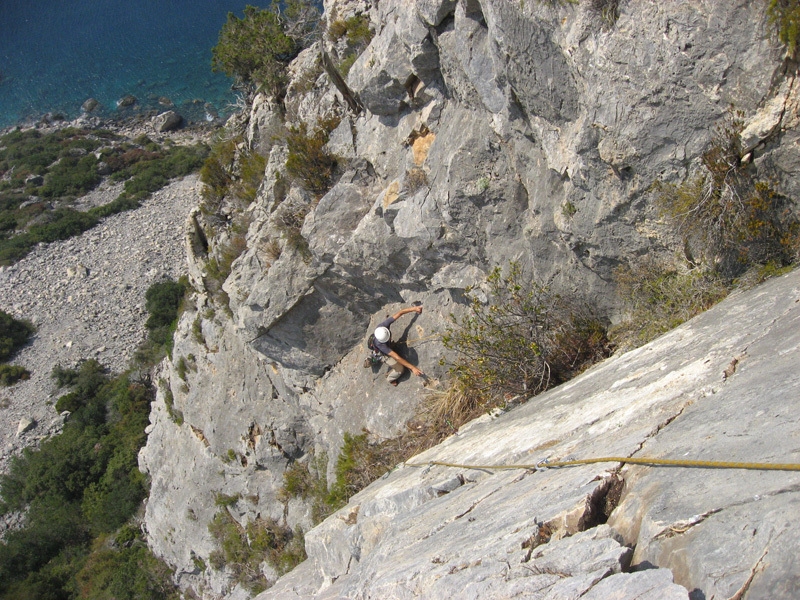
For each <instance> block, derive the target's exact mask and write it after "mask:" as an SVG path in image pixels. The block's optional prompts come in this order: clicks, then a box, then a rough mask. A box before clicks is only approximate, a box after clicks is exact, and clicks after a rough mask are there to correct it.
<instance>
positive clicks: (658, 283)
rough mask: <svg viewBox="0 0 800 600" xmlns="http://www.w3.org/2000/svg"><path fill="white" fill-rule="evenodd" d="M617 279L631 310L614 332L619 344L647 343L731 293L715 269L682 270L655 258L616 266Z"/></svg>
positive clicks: (613, 336)
mask: <svg viewBox="0 0 800 600" xmlns="http://www.w3.org/2000/svg"><path fill="white" fill-rule="evenodd" d="M615 280H616V283H617V290H618V294H619V297H620V299H621V300H622V301H623V303H624V305H625V307H626V309H627V310H628V314H629V317H628V318H627V319H626V320H625V321H624V322H622V323H620V324H619V325H617V326H616V327H615V328H614V329H613V330H612V332H611V336H612V339H613V340H614V343H615V344H616V345H617V346H620V347H635V346H640V345H642V344H646V343H647V342H649V341H650V340H652V339H655V338H656V337H658V336H659V335H661V334H663V333H666V332H667V331H670V330H671V329H674V328H675V327H677V326H678V325H680V324H681V323H683V322H685V321H688V320H689V319H691V318H692V317H693V316H695V315H697V314H699V313H701V312H703V311H705V310H707V309H709V308H711V306H713V305H714V304H716V303H717V302H719V301H720V300H722V299H723V298H724V297H725V296H726V295H727V293H728V287H727V286H726V285H725V283H724V282H723V280H722V279H721V278H720V277H719V275H718V274H716V273H715V272H714V271H704V270H702V269H700V268H698V267H695V268H693V269H688V268H687V269H684V270H679V269H677V268H675V267H674V266H672V265H669V264H667V263H665V262H659V261H655V260H652V259H644V260H642V261H639V262H637V263H634V264H633V265H630V266H626V267H621V268H619V269H617V271H616V273H615Z"/></svg>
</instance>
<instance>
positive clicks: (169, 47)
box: [0, 0, 258, 128]
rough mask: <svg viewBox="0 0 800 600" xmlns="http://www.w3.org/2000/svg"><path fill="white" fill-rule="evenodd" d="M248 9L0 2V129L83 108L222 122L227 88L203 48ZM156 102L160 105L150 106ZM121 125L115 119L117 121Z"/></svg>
mask: <svg viewBox="0 0 800 600" xmlns="http://www.w3.org/2000/svg"><path fill="white" fill-rule="evenodd" d="M247 4H258V2H256V1H254V0H250V2H247V1H239V0H0V128H4V127H8V126H11V125H15V124H17V123H20V122H25V121H31V120H35V119H38V118H40V117H41V116H42V115H43V114H45V113H48V112H50V113H60V114H62V115H64V116H65V117H66V118H70V119H71V118H74V117H76V116H78V115H79V114H80V113H81V105H82V104H83V102H84V101H85V100H87V99H88V98H95V99H96V100H98V101H99V102H100V106H99V108H98V111H99V113H100V114H102V115H104V116H107V117H109V116H110V117H113V116H115V115H120V113H119V112H118V109H117V102H118V101H119V100H120V99H121V98H122V97H123V96H126V95H129V94H130V95H132V96H134V97H136V98H137V100H138V107H139V110H144V109H147V108H155V107H159V106H160V107H161V109H162V110H166V108H164V106H165V104H164V102H165V99H168V100H170V101H171V102H172V103H173V104H174V105H175V108H176V110H178V112H180V113H181V114H183V115H184V117H186V118H189V119H192V120H200V119H203V118H209V119H210V118H211V117H213V116H214V113H220V114H225V113H226V112H228V111H229V109H230V106H231V103H232V102H234V101H235V98H236V97H235V94H234V92H233V91H232V90H231V83H232V81H231V80H230V79H229V78H227V77H226V76H225V75H223V74H221V73H212V72H211V48H212V47H213V46H214V44H216V43H217V39H218V36H219V31H220V29H221V28H222V25H223V24H224V23H225V21H226V19H227V14H228V12H233V13H234V14H236V15H237V16H239V17H241V16H242V14H243V12H242V11H243V9H244V7H245V5H247ZM159 99H161V104H159ZM120 116H121V115H120Z"/></svg>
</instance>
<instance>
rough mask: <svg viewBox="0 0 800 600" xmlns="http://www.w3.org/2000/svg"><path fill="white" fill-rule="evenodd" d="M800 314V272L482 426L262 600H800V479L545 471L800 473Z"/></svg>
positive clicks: (310, 541)
mask: <svg viewBox="0 0 800 600" xmlns="http://www.w3.org/2000/svg"><path fill="white" fill-rule="evenodd" d="M798 299H800V271H794V272H793V273H791V274H790V275H788V276H784V277H782V278H780V279H778V280H774V281H772V282H769V283H767V284H765V285H764V286H762V287H761V288H758V289H756V290H753V291H751V292H748V293H746V294H741V295H737V296H735V297H731V298H729V299H727V300H725V301H724V302H722V303H721V304H720V305H718V306H716V307H714V308H713V309H711V310H710V311H708V312H706V313H704V314H703V315H700V316H699V317H696V318H695V319H693V320H691V321H690V322H688V323H686V324H684V325H683V326H681V327H679V328H677V329H675V330H674V331H672V332H670V333H669V334H667V335H665V336H663V337H661V338H659V339H658V340H656V341H654V342H651V343H650V344H648V345H646V346H644V347H642V348H639V349H637V350H635V351H632V352H629V353H627V354H624V355H621V356H618V357H615V358H612V359H609V360H607V361H605V362H604V363H602V364H600V365H597V366H595V367H594V368H593V369H591V370H590V371H588V372H587V373H585V374H583V375H582V376H580V377H578V378H576V379H574V380H572V381H571V382H569V383H567V384H565V385H562V386H560V387H558V388H555V389H553V390H551V391H549V392H547V393H545V394H543V395H541V396H538V397H537V398H535V399H533V400H531V401H530V402H528V403H527V404H525V405H523V406H520V407H518V408H516V409H514V410H512V411H510V412H508V413H506V414H503V415H501V416H499V417H497V418H492V417H489V416H488V415H487V416H486V417H483V418H481V419H478V420H477V421H474V422H472V423H470V424H468V425H466V426H465V427H463V428H462V429H461V430H460V431H459V432H458V434H457V435H454V436H452V437H451V438H449V439H448V440H446V441H445V442H444V443H442V444H441V445H440V446H438V447H436V448H432V449H430V450H428V451H426V452H424V453H422V454H420V455H418V456H416V457H414V458H412V459H410V461H409V463H407V464H406V465H405V466H401V468H399V469H396V470H395V471H394V472H392V473H391V474H389V475H387V476H386V477H384V478H383V479H381V480H379V481H377V482H375V483H373V484H372V485H370V486H369V487H367V488H366V489H365V490H362V491H361V492H360V493H359V494H357V495H356V496H354V497H353V498H352V499H351V501H350V503H349V504H348V505H347V506H345V507H344V508H342V509H341V510H340V511H339V512H337V513H336V514H334V515H332V516H331V517H329V518H328V519H327V520H326V521H324V522H323V523H322V524H320V525H319V526H317V527H316V528H315V529H313V530H311V531H310V532H308V533H307V534H306V549H307V551H308V553H309V559H308V561H307V562H306V563H305V564H304V565H302V566H301V567H300V568H299V569H297V570H296V571H294V572H292V573H290V574H289V575H287V576H285V577H284V578H283V579H281V580H279V581H278V582H277V584H276V585H275V586H274V587H273V588H272V589H270V590H268V591H266V592H264V593H263V594H261V595H259V596H258V599H259V600H266V599H268V598H281V599H288V598H365V597H376V598H377V597H380V598H446V597H458V598H489V597H492V598H516V597H520V598H521V597H525V598H575V597H581V598H598V599H599V598H625V599H630V598H653V599H656V598H676V599H677V598H684V599H686V598H690V597H691V598H702V597H705V598H712V597H715V598H730V597H735V596H736V594H737V593H738V592H740V591H741V590H748V595H751V596H752V597H754V598H786V599H789V598H794V597H796V595H797V593H798V591H800V584H799V583H798V580H797V577H796V570H795V569H794V557H795V556H796V553H797V551H798V549H800V542H798V540H800V535H798V534H800V526H798V524H797V522H796V519H794V518H793V515H795V514H796V512H797V504H798V501H800V496H799V495H798V489H800V488H799V486H800V474H798V473H797V472H789V471H745V470H742V469H733V470H722V469H710V468H681V467H652V466H638V465H627V466H626V465H625V464H624V463H620V462H618V461H617V462H615V461H610V462H606V463H599V464H585V465H578V466H573V467H565V468H561V469H555V468H554V469H542V470H537V469H535V468H534V465H537V464H540V463H542V461H544V460H545V459H547V460H549V461H550V462H551V463H555V462H558V461H564V460H576V459H590V458H600V457H633V458H656V459H659V458H669V459H678V460H681V459H686V460H712V461H713V460H716V461H734V462H749V463H762V462H763V463H787V462H793V463H797V460H798V453H797V449H796V444H795V443H794V438H795V437H796V431H797V414H798V411H799V410H800V396H798V395H797V394H796V393H794V392H795V390H796V389H797V386H798V384H800V375H798V372H797V360H798V357H799V356H798V348H799V347H800V327H798V326H797V325H798V324H800V302H798ZM734 361H735V362H734ZM732 363H733V364H734V366H735V367H736V368H735V369H731V364H732ZM725 373H730V374H729V375H727V376H726V375H725ZM756 398H757V400H756ZM437 461H438V462H445V463H457V464H461V465H465V466H460V467H459V466H456V467H445V466H435V465H434V466H431V465H430V463H432V462H437ZM518 464H523V465H531V466H530V467H529V468H518V469H511V470H505V471H492V470H486V469H482V468H479V466H480V465H518ZM426 465H428V466H426ZM470 465H474V466H475V467H474V468H470ZM617 501H619V502H618V504H617ZM615 507H616V508H615ZM655 567H657V568H655ZM644 569H648V570H644ZM690 592H691V596H690V594H689V593H690Z"/></svg>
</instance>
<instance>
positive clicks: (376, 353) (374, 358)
mask: <svg viewBox="0 0 800 600" xmlns="http://www.w3.org/2000/svg"><path fill="white" fill-rule="evenodd" d="M374 342H375V334H374V333H371V334H370V335H369V337H368V338H367V348H368V349H369V350H370V351H371V352H372V354H371V355H370V356H368V357H367V358H366V360H364V367H375V366H378V365H380V364H381V363H382V362H383V352H381V351H380V350H378V349H377V348H376V347H375V344H374Z"/></svg>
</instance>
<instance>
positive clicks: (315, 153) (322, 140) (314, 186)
mask: <svg viewBox="0 0 800 600" xmlns="http://www.w3.org/2000/svg"><path fill="white" fill-rule="evenodd" d="M337 125H338V121H337V120H336V119H333V120H329V121H327V122H326V123H324V124H323V125H322V126H321V127H319V128H318V129H317V130H316V131H314V133H311V134H309V133H308V128H307V126H306V124H305V123H301V124H300V125H299V126H298V127H292V128H291V129H289V132H288V134H287V136H286V144H287V146H288V149H289V155H288V157H287V159H286V171H287V172H288V173H289V175H291V176H292V177H293V178H294V179H296V180H298V181H299V182H300V183H301V185H302V186H303V187H304V188H305V189H306V190H307V191H309V192H311V193H312V194H315V195H316V196H322V195H324V194H325V192H327V191H328V190H329V189H330V187H331V181H332V179H333V174H334V171H335V169H336V158H335V157H334V156H332V155H331V154H329V153H328V152H327V150H326V149H325V144H327V143H328V136H329V135H330V132H331V131H333V129H335V128H336V126H337Z"/></svg>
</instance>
